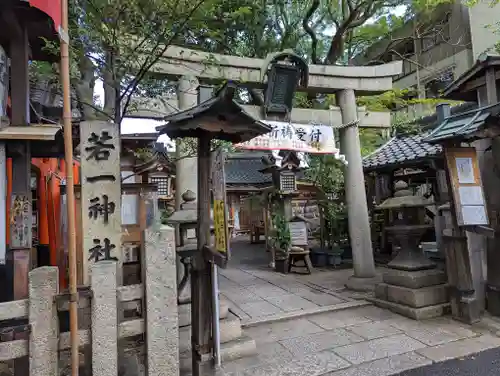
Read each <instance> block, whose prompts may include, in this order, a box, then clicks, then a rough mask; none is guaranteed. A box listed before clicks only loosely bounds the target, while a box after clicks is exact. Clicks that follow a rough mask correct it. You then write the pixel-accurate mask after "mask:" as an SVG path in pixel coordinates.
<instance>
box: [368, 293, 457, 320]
mask: <svg viewBox="0 0 500 376" xmlns="http://www.w3.org/2000/svg"><path fill="white" fill-rule="evenodd" d="M369 300H370V301H371V302H372V303H373V304H375V305H376V306H378V307H380V308H385V309H389V310H391V311H392V312H395V313H399V314H400V315H403V316H406V317H409V318H411V319H414V320H425V319H430V318H433V317H439V316H443V315H445V314H447V313H448V312H449V311H450V303H444V304H438V305H434V306H428V307H421V308H413V307H409V306H407V305H403V304H398V303H394V302H389V301H386V300H382V299H376V298H370V299H369Z"/></svg>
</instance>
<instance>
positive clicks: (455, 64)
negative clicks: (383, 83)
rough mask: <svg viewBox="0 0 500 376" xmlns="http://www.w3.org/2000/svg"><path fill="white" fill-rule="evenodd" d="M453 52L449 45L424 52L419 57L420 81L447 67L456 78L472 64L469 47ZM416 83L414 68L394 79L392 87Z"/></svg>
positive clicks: (409, 85) (432, 76)
mask: <svg viewBox="0 0 500 376" xmlns="http://www.w3.org/2000/svg"><path fill="white" fill-rule="evenodd" d="M453 52H454V51H453V50H452V49H451V46H450V45H446V46H443V48H441V47H440V48H435V49H432V50H429V51H426V52H424V53H423V54H422V57H421V59H420V61H421V63H420V64H421V65H422V66H424V67H425V68H423V67H422V68H420V71H419V74H420V82H421V83H422V84H425V83H426V81H429V80H431V79H432V78H434V77H435V76H436V75H439V74H440V73H443V72H444V71H446V70H447V69H449V68H451V69H453V75H454V77H455V78H457V77H459V76H460V75H461V74H462V73H464V72H465V71H467V70H468V69H469V68H470V67H471V66H472V51H471V50H470V49H468V48H467V49H462V50H461V51H459V52H458V53H456V54H453ZM447 53H448V56H447ZM437 57H439V59H437ZM416 85H417V73H416V72H415V70H413V72H412V73H410V74H407V75H405V76H401V78H399V79H395V80H394V87H396V88H399V89H405V88H408V87H412V86H416Z"/></svg>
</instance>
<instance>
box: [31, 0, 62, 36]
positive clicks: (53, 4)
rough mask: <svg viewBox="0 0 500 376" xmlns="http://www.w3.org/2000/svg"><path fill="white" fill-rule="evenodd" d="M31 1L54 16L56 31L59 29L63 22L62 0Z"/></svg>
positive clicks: (50, 15)
mask: <svg viewBox="0 0 500 376" xmlns="http://www.w3.org/2000/svg"><path fill="white" fill-rule="evenodd" d="M29 3H30V5H31V6H32V7H35V8H38V9H40V10H41V11H42V12H44V13H46V14H47V15H48V16H49V17H50V18H52V20H53V21H54V27H55V29H56V31H59V28H60V27H61V22H62V21H61V19H62V14H61V0H29Z"/></svg>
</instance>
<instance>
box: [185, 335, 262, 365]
mask: <svg viewBox="0 0 500 376" xmlns="http://www.w3.org/2000/svg"><path fill="white" fill-rule="evenodd" d="M255 355H257V345H256V344H255V341H254V340H253V339H251V338H250V337H246V336H243V337H240V338H238V339H235V340H232V341H230V342H226V343H221V346H220V356H221V361H222V362H223V363H224V362H230V361H231V360H236V359H241V358H246V357H250V356H255ZM204 360H206V361H208V360H209V359H204ZM179 362H180V369H181V372H189V371H190V370H191V352H190V351H185V352H183V353H181V354H180V357H179Z"/></svg>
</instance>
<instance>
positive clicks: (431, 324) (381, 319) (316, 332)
mask: <svg viewBox="0 0 500 376" xmlns="http://www.w3.org/2000/svg"><path fill="white" fill-rule="evenodd" d="M245 333H246V334H247V335H249V336H250V337H252V338H254V339H255V340H256V342H257V351H258V355H257V356H255V357H251V358H243V359H239V360H236V361H233V362H228V363H225V364H223V366H222V370H221V372H220V374H221V375H224V376H261V375H262V376H264V375H265V376H285V375H286V376H290V375H293V376H319V375H328V376H365V375H366V376H386V375H393V374H397V373H399V372H403V371H405V370H409V369H413V368H419V367H422V366H426V365H429V364H432V363H434V362H441V361H445V360H448V359H453V358H458V357H462V356H467V355H469V354H471V353H477V352H479V351H483V350H486V349H491V348H496V347H499V346H500V338H498V337H495V336H493V335H491V334H487V333H483V332H481V331H477V330H472V329H471V328H470V327H468V326H466V325H463V324H460V323H458V322H456V321H453V320H451V319H450V318H446V317H445V318H438V319H432V320H426V321H420V322H417V321H414V320H410V319H407V318H405V317H402V316H399V315H397V314H394V313H391V312H389V311H386V310H383V309H380V308H377V307H374V306H368V307H362V308H356V309H348V310H343V311H336V312H330V313H324V314H319V315H314V316H307V317H305V318H300V319H295V320H290V321H283V322H277V323H271V324H264V325H258V326H255V327H249V328H246V329H245Z"/></svg>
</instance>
